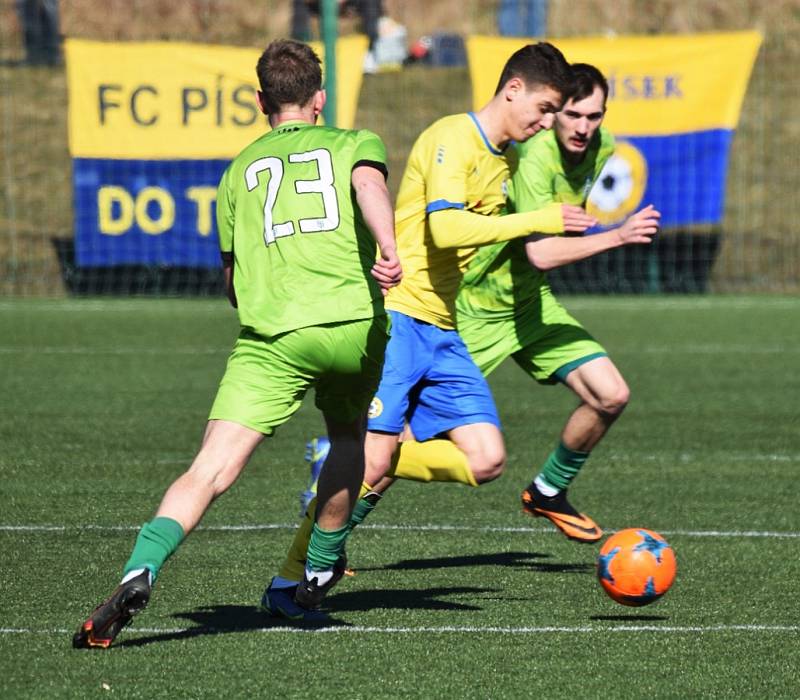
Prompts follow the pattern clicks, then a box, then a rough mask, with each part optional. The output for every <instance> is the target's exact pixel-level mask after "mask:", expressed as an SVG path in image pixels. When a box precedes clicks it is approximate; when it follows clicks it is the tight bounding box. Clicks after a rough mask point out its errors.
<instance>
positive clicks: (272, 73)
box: [256, 39, 322, 114]
mask: <svg viewBox="0 0 800 700" xmlns="http://www.w3.org/2000/svg"><path fill="white" fill-rule="evenodd" d="M256 75H258V82H259V85H260V86H261V92H262V93H263V94H264V107H265V109H266V110H267V114H277V113H278V112H280V111H281V107H282V106H283V105H300V106H302V105H305V104H308V101H309V100H310V99H311V98H312V97H313V96H314V93H315V92H317V90H321V89H322V68H321V65H320V60H319V56H317V54H316V53H314V50H313V49H312V48H311V47H310V46H308V45H307V44H303V43H302V42H299V41H294V40H292V39H279V40H277V41H273V42H272V43H271V44H270V45H269V46H267V48H266V49H265V50H264V53H262V54H261V57H260V58H259V59H258V63H257V64H256Z"/></svg>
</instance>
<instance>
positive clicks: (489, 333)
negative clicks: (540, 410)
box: [458, 287, 606, 384]
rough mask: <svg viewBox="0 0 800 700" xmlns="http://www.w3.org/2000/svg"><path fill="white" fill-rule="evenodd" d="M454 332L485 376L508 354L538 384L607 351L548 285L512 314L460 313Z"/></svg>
mask: <svg viewBox="0 0 800 700" xmlns="http://www.w3.org/2000/svg"><path fill="white" fill-rule="evenodd" d="M458 332H459V334H460V335H461V337H462V338H463V339H464V342H465V343H466V345H467V347H468V348H469V352H470V354H471V355H472V359H473V360H474V361H475V364H476V365H477V366H478V367H479V368H480V370H481V372H483V373H484V374H485V375H488V374H489V373H490V372H492V371H493V370H495V369H496V368H497V367H498V366H500V364H501V363H502V362H503V361H504V360H505V359H506V358H508V357H512V358H513V359H514V361H515V362H516V363H517V364H518V365H519V366H520V367H521V368H522V370H523V371H524V372H525V373H526V374H528V375H529V376H530V377H532V378H533V379H535V380H536V381H537V382H539V383H540V384H555V383H557V382H565V381H566V378H567V375H568V374H569V373H570V372H572V371H573V370H574V369H576V368H577V367H580V366H581V365H582V364H585V363H586V362H589V361H591V360H594V359H595V358H597V357H605V356H606V351H605V349H604V348H603V346H602V345H600V343H598V342H597V341H596V340H595V339H594V338H593V337H592V335H591V334H590V333H589V332H588V331H587V330H586V329H585V328H584V327H583V326H582V325H581V324H580V322H579V321H577V320H576V319H575V318H573V317H572V316H571V315H570V314H569V312H568V311H567V310H566V309H565V308H564V307H563V306H562V305H561V304H560V303H559V302H558V301H557V300H556V298H555V297H554V296H553V294H552V292H551V291H550V288H549V287H544V288H543V289H542V293H541V295H540V297H539V298H538V299H536V300H533V301H531V302H530V303H528V304H526V305H525V306H524V307H523V308H522V309H519V310H518V311H517V313H516V315H514V316H513V317H500V318H497V319H493V318H491V317H485V318H477V317H472V316H465V315H464V314H460V315H459V316H458Z"/></svg>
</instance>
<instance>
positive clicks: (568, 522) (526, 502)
mask: <svg viewBox="0 0 800 700" xmlns="http://www.w3.org/2000/svg"><path fill="white" fill-rule="evenodd" d="M522 510H523V512H524V513H527V514H528V515H533V516H538V517H542V518H547V519H548V520H549V521H550V522H551V523H553V525H555V526H556V527H557V528H558V529H559V530H561V532H563V533H564V534H565V535H566V536H567V537H569V538H570V539H571V540H575V541H576V542H597V540H599V539H600V538H601V537H602V536H603V531H602V530H601V529H600V528H599V527H598V526H597V523H595V522H594V520H592V519H591V518H590V517H589V516H588V515H585V514H584V513H579V512H578V511H577V510H575V508H573V507H572V505H571V504H570V502H569V501H568V500H567V492H566V491H559V492H558V493H557V494H556V495H555V496H545V495H544V494H543V493H542V492H541V491H539V489H538V488H537V487H536V482H531V484H530V485H529V486H528V488H526V489H525V490H524V491H523V492H522Z"/></svg>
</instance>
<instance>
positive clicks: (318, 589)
mask: <svg viewBox="0 0 800 700" xmlns="http://www.w3.org/2000/svg"><path fill="white" fill-rule="evenodd" d="M347 571H348V568H347V557H346V556H345V555H344V554H343V555H341V556H340V557H339V558H338V559H337V560H336V563H335V564H334V565H333V576H331V578H330V579H329V580H328V581H327V582H326V583H325V584H323V585H319V579H318V578H317V577H316V576H313V575H312V577H311V579H309V578H308V573H307V572H306V573H305V574H303V580H302V581H300V583H299V584H297V590H296V591H295V592H294V602H295V603H297V604H298V605H299V606H300V607H301V608H305V609H306V610H319V608H320V606H321V605H322V599H323V598H324V597H325V595H326V594H327V593H328V591H329V590H330V589H331V588H333V587H334V586H335V585H336V584H337V583H339V580H340V579H341V578H342V576H344V575H345V573H346V572H347Z"/></svg>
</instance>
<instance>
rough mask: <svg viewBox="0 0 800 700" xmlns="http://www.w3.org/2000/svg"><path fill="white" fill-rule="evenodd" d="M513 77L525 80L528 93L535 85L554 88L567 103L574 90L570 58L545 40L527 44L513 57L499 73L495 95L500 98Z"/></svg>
mask: <svg viewBox="0 0 800 700" xmlns="http://www.w3.org/2000/svg"><path fill="white" fill-rule="evenodd" d="M512 78H519V79H520V80H522V82H523V83H525V87H526V88H528V89H529V90H530V89H531V88H533V87H536V86H544V87H551V88H554V89H555V90H558V91H559V92H560V93H561V96H562V97H563V98H564V99H565V100H566V99H567V98H568V97H569V96H570V95H571V93H572V90H573V75H572V69H571V68H570V65H569V63H567V59H565V58H564V54H562V53H561V51H559V50H558V49H557V48H556V47H555V46H553V45H552V44H549V43H547V42H546V41H540V42H539V43H538V44H528V45H527V46H523V47H522V48H521V49H519V50H518V51H516V52H515V53H514V54H512V56H511V58H509V59H508V61H506V65H505V67H504V68H503V72H502V73H501V74H500V82H499V83H498V84H497V89H496V90H495V92H494V94H495V95H497V94H498V93H499V92H500V91H501V90H502V89H503V86H504V85H505V84H506V83H507V82H508V81H509V80H511V79H512Z"/></svg>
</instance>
